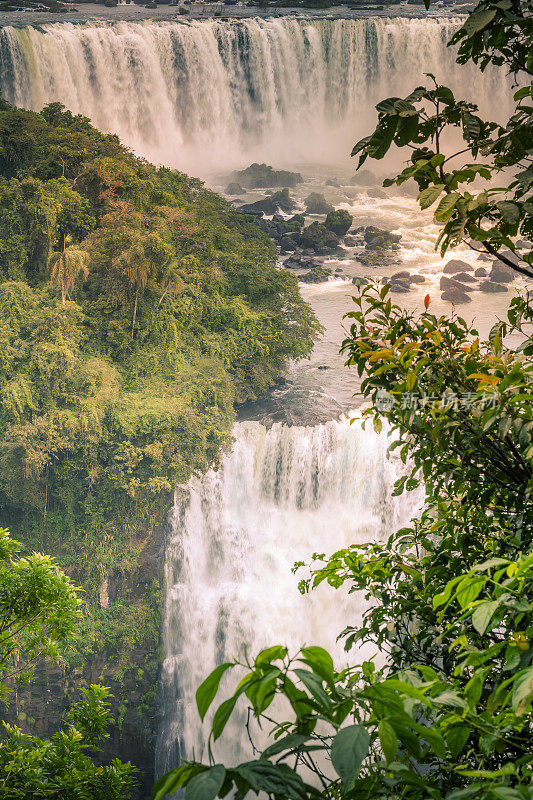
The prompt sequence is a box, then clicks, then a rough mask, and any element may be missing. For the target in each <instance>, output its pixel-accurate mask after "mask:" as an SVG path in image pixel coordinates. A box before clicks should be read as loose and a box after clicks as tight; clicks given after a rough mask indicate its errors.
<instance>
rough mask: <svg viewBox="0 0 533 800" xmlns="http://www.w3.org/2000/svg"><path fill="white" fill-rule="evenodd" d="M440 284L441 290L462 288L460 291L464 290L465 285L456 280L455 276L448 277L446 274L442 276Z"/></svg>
mask: <svg viewBox="0 0 533 800" xmlns="http://www.w3.org/2000/svg"><path fill="white" fill-rule="evenodd" d="M439 286H440V288H441V290H444V289H460V291H462V292H464V291H465V287H464V285H463V284H462V283H460V282H459V281H456V280H455V279H454V278H447V277H446V276H445V275H443V276H442V278H441V279H440V283H439Z"/></svg>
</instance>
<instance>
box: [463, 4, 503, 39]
mask: <svg viewBox="0 0 533 800" xmlns="http://www.w3.org/2000/svg"><path fill="white" fill-rule="evenodd" d="M495 16H496V9H495V8H482V9H479V10H476V11H474V12H473V13H472V14H470V16H469V17H468V19H467V20H466V22H465V23H464V25H463V27H462V30H463V31H464V32H465V33H466V35H467V36H473V35H474V33H478V31H482V30H483V28H486V27H487V25H488V24H489V22H492V20H493V19H494V17H495Z"/></svg>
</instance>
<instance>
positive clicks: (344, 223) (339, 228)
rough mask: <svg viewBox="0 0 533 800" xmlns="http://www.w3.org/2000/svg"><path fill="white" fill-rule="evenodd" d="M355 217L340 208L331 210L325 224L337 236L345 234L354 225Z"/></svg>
mask: <svg viewBox="0 0 533 800" xmlns="http://www.w3.org/2000/svg"><path fill="white" fill-rule="evenodd" d="M352 222H353V217H352V215H351V214H350V213H349V212H348V211H344V210H342V209H338V210H337V211H330V212H329V214H328V215H327V217H326V221H325V223H324V224H325V226H326V228H327V229H328V230H329V231H333V233H335V234H336V235H337V236H344V235H345V234H347V233H348V231H349V230H350V228H351V226H352Z"/></svg>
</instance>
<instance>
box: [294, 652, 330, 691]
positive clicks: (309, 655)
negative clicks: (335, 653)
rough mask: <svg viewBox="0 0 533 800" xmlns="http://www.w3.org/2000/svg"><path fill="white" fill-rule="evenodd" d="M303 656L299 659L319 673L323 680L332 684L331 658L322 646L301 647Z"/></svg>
mask: <svg viewBox="0 0 533 800" xmlns="http://www.w3.org/2000/svg"><path fill="white" fill-rule="evenodd" d="M302 656H303V658H301V659H299V660H300V661H303V662H304V663H305V664H307V666H308V667H311V669H312V670H313V672H316V674H317V675H320V677H321V678H323V680H325V681H326V682H327V683H329V684H331V685H333V678H334V674H333V659H332V658H331V656H330V654H329V653H328V651H327V650H324V648H323V647H304V648H302Z"/></svg>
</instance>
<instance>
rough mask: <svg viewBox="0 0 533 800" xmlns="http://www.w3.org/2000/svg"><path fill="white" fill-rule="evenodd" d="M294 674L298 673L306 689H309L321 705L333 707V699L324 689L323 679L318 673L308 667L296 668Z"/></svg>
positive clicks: (327, 707)
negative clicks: (310, 670)
mask: <svg viewBox="0 0 533 800" xmlns="http://www.w3.org/2000/svg"><path fill="white" fill-rule="evenodd" d="M294 674H295V675H298V677H299V678H300V680H301V681H302V683H303V684H304V686H305V687H306V689H308V690H309V692H310V694H311V696H312V697H313V698H314V699H315V700H316V701H317V703H318V704H319V705H320V706H322V707H323V708H326V709H329V708H331V700H330V699H329V697H328V695H327V694H326V692H325V691H324V688H323V686H322V682H321V680H320V679H319V678H317V676H316V675H314V674H313V673H312V672H308V671H307V670H306V669H295V670H294Z"/></svg>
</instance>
